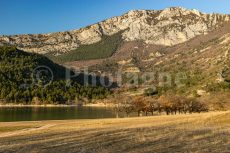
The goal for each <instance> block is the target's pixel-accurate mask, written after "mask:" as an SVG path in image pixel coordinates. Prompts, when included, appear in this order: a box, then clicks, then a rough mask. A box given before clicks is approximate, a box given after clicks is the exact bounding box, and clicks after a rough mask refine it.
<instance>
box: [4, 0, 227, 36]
mask: <svg viewBox="0 0 230 153" xmlns="http://www.w3.org/2000/svg"><path fill="white" fill-rule="evenodd" d="M172 6H182V7H185V8H192V9H193V8H195V9H198V10H201V11H203V12H207V13H212V12H217V13H227V14H230V0H1V1H0V19H1V23H0V35H12V34H29V33H30V34H34V33H47V32H57V31H65V30H71V29H78V28H80V27H84V26H87V25H90V24H93V23H96V22H98V21H101V20H104V19H107V18H110V17H113V16H118V15H121V14H123V13H125V12H127V11H129V10H134V9H150V10H151V9H163V8H166V7H172Z"/></svg>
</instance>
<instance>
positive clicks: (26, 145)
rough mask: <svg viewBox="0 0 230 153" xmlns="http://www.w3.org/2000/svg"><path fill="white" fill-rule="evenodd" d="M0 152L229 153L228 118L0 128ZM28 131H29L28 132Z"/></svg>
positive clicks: (206, 116) (229, 115)
mask: <svg viewBox="0 0 230 153" xmlns="http://www.w3.org/2000/svg"><path fill="white" fill-rule="evenodd" d="M21 126H24V127H26V128H25V129H17V128H16V129H15V130H13V131H12V130H11V131H0V152H4V153H7V152H23V153H26V152H33V153H34V152H39V153H43V152H47V153H56V152H60V153H61V152H66V153H71V152H76V153H81V152H82V153H110V152H114V153H126V152H129V153H136V152H139V153H144V152H146V153H147V152H149V153H153V152H162V153H163V152H165V153H166V152H173V153H174V152H182V153H185V152H197V153H198V152H202V153H204V152H209V153H210V152H216V153H220V152H229V150H230V139H229V138H230V112H215V113H204V114H193V115H177V116H156V117H143V118H127V119H102V120H80V121H79V120H69V121H42V122H18V123H0V128H3V127H5V128H11V127H21ZM28 127H29V128H28Z"/></svg>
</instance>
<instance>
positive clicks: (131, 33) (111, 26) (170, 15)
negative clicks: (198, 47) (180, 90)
mask: <svg viewBox="0 0 230 153" xmlns="http://www.w3.org/2000/svg"><path fill="white" fill-rule="evenodd" d="M229 20H230V15H224V14H206V13H202V12H199V11H197V10H189V9H185V8H182V7H172V8H166V9H164V10H131V11H129V12H127V13H125V14H123V15H121V16H115V17H112V18H110V19H107V20H104V21H101V22H98V23H96V24H92V25H90V26H87V27H85V28H80V29H77V30H71V31H65V32H56V33H48V34H34V35H31V34H29V35H26V34H25V35H14V36H0V45H6V44H7V45H14V46H17V47H18V48H19V49H22V50H24V51H27V52H36V53H39V54H46V53H55V54H57V53H58V54H63V53H67V52H69V51H72V50H75V49H77V48H78V47H79V46H81V45H88V44H94V43H97V42H99V41H100V40H101V39H102V36H103V35H107V36H111V35H113V34H116V33H118V32H120V31H122V30H124V32H123V33H122V39H123V40H124V41H136V40H141V41H144V42H145V43H146V44H156V45H164V46H173V45H176V44H179V43H183V42H186V41H188V40H190V39H191V38H194V37H196V36H198V35H202V34H207V33H208V32H209V31H212V30H213V29H215V28H217V27H219V26H220V25H221V24H223V23H225V22H229Z"/></svg>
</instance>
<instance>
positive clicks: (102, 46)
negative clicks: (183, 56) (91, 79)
mask: <svg viewBox="0 0 230 153" xmlns="http://www.w3.org/2000/svg"><path fill="white" fill-rule="evenodd" d="M121 34H122V32H119V33H116V34H114V35H112V36H106V35H104V36H102V38H101V41H99V42H97V43H94V44H89V45H80V47H78V48H77V49H76V50H72V51H70V52H68V53H65V54H61V55H58V56H54V55H52V54H50V53H49V54H46V56H48V57H50V58H51V59H52V60H54V61H56V62H58V63H64V62H71V61H80V60H91V59H103V58H108V57H110V56H112V55H113V54H114V53H115V51H116V50H117V49H118V47H119V46H120V44H121V43H122V36H121Z"/></svg>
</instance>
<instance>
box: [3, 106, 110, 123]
mask: <svg viewBox="0 0 230 153" xmlns="http://www.w3.org/2000/svg"><path fill="white" fill-rule="evenodd" d="M100 118H115V114H114V112H113V111H112V110H111V108H106V107H0V122H15V121H40V120H67V119H100Z"/></svg>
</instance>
